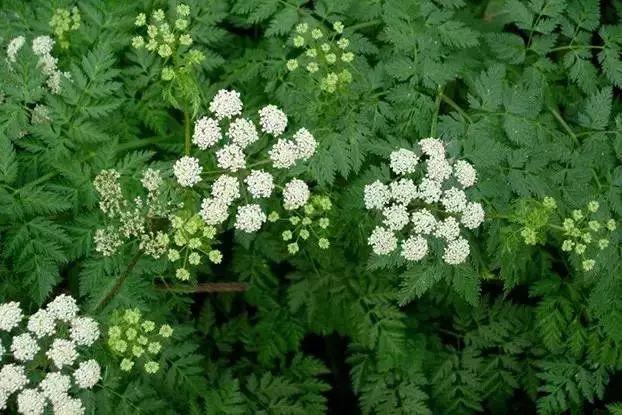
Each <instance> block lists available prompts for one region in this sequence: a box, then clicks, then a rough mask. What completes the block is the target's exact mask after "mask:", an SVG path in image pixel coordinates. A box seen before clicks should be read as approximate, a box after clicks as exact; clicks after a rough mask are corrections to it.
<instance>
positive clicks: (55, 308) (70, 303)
mask: <svg viewBox="0 0 622 415" xmlns="http://www.w3.org/2000/svg"><path fill="white" fill-rule="evenodd" d="M47 311H48V313H50V316H52V317H53V318H55V319H56V320H60V321H65V322H69V321H71V320H72V319H73V318H74V317H75V316H76V315H77V314H78V311H79V308H78V304H76V300H75V299H74V298H73V297H71V296H69V295H66V294H61V295H59V296H58V297H56V298H55V299H54V300H52V301H51V302H50V303H48V305H47Z"/></svg>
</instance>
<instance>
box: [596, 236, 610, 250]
mask: <svg viewBox="0 0 622 415" xmlns="http://www.w3.org/2000/svg"><path fill="white" fill-rule="evenodd" d="M608 246H609V240H608V239H600V240H599V241H598V248H600V249H601V250H603V249H605V248H607V247H608Z"/></svg>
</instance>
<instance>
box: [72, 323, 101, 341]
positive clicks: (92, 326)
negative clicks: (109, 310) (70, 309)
mask: <svg viewBox="0 0 622 415" xmlns="http://www.w3.org/2000/svg"><path fill="white" fill-rule="evenodd" d="M69 333H70V337H71V340H73V341H74V342H75V343H76V344H77V345H78V346H90V345H92V344H93V343H95V340H97V339H98V338H99V324H97V322H96V321H95V320H93V319H92V318H90V317H76V318H74V319H73V320H71V328H70V330H69Z"/></svg>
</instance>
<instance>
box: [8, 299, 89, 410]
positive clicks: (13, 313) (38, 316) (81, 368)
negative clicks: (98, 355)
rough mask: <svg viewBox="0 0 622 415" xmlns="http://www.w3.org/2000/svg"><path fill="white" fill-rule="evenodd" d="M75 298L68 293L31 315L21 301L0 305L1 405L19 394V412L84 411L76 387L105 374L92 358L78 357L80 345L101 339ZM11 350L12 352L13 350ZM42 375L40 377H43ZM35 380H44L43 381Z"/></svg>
mask: <svg viewBox="0 0 622 415" xmlns="http://www.w3.org/2000/svg"><path fill="white" fill-rule="evenodd" d="M78 311H79V309H78V305H77V304H76V301H75V300H74V299H73V298H72V297H70V296H68V295H65V294H61V295H59V296H58V297H56V298H55V299H54V300H52V301H51V302H50V303H49V304H48V305H47V307H45V308H41V309H39V310H38V311H37V312H35V313H34V314H32V315H31V316H30V317H28V318H27V319H26V316H24V314H23V312H22V309H21V308H20V305H19V303H17V302H8V303H3V304H0V335H2V336H1V337H0V338H1V340H0V362H1V363H2V365H0V410H4V409H6V408H7V404H8V400H9V399H10V398H11V396H12V395H14V394H17V398H16V402H17V412H18V413H20V414H25V415H40V414H43V413H44V411H45V410H46V408H47V407H48V406H49V407H50V408H51V409H52V412H53V413H54V414H59V415H60V414H63V415H65V414H67V415H74V414H76V415H77V414H83V413H84V412H85V408H84V406H83V405H82V402H81V401H80V399H77V398H74V397H72V396H71V395H70V391H71V390H72V385H73V386H75V387H74V388H73V389H74V390H76V389H91V388H92V387H93V386H95V384H96V383H97V382H98V381H99V379H100V378H101V368H100V366H99V364H98V363H97V362H96V361H95V360H93V359H89V360H84V361H79V360H80V359H79V357H80V350H81V349H84V348H86V347H89V346H91V345H92V344H93V343H94V342H95V341H96V340H97V339H99V336H100V332H99V325H98V323H97V322H96V321H95V320H93V319H92V318H90V317H81V316H79V315H78ZM9 352H10V353H9ZM39 380H40V381H39ZM36 381H39V382H38V384H37V383H36Z"/></svg>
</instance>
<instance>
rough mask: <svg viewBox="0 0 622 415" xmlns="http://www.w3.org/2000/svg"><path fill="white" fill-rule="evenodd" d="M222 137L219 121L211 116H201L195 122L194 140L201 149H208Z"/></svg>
mask: <svg viewBox="0 0 622 415" xmlns="http://www.w3.org/2000/svg"><path fill="white" fill-rule="evenodd" d="M221 138H222V132H221V131H220V126H219V125H218V121H216V120H215V119H213V118H211V117H201V118H199V119H198V120H196V122H195V123H194V133H193V134H192V142H193V143H194V144H195V145H196V146H197V147H199V148H200V149H201V150H207V149H208V148H209V147H211V146H213V145H214V144H216V143H218V141H220V139H221Z"/></svg>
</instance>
